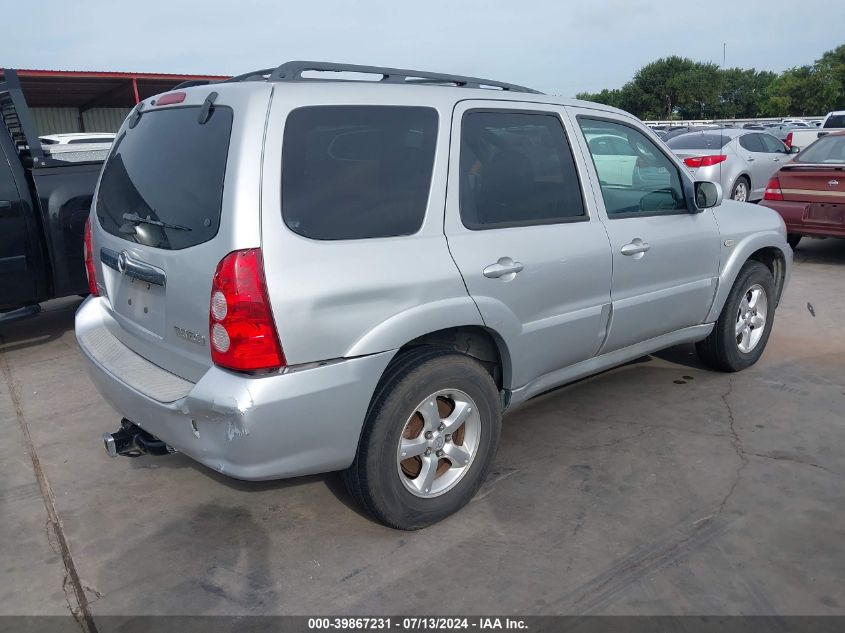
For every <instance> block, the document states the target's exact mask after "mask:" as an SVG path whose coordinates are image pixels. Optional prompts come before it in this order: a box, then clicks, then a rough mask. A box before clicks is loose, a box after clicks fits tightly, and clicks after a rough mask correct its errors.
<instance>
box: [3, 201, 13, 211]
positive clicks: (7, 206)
mask: <svg viewBox="0 0 845 633" xmlns="http://www.w3.org/2000/svg"><path fill="white" fill-rule="evenodd" d="M11 208H12V201H11V200H0V209H11Z"/></svg>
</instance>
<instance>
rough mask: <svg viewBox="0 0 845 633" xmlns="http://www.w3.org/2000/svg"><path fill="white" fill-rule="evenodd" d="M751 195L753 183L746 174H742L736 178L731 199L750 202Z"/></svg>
mask: <svg viewBox="0 0 845 633" xmlns="http://www.w3.org/2000/svg"><path fill="white" fill-rule="evenodd" d="M750 195H751V183H749V181H748V178H746V177H745V176H740V177H739V178H737V179H736V182H735V183H734V186H733V187H731V200H736V201H737V202H748V196H750Z"/></svg>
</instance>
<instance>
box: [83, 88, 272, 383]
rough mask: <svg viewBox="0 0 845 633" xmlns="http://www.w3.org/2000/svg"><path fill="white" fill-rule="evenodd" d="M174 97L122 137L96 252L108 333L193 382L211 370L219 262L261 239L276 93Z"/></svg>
mask: <svg viewBox="0 0 845 633" xmlns="http://www.w3.org/2000/svg"><path fill="white" fill-rule="evenodd" d="M215 93H216V94H215ZM170 94H171V95H172V94H178V95H179V96H176V97H169V98H168V99H166V100H165V101H173V102H174V104H173V105H166V106H161V105H159V106H156V105H155V98H154V99H151V100H148V101H146V102H144V103H143V104H142V107H141V114H140V116H136V115H135V113H134V112H133V114H130V116H129V118H128V119H127V122H126V123H124V125H123V127H122V128H121V131H120V132H119V134H118V136H117V138H116V139H115V143H114V146H113V147H112V150H111V152H110V154H109V158H108V160H107V161H106V164H105V166H104V169H103V173H102V176H101V177H100V183H99V185H98V190H97V194H96V199H95V202H94V210H95V215H96V219H97V222H96V223H95V230H94V231H93V234H94V259H95V260H96V261H97V264H98V267H97V277H98V282H99V284H100V286H101V287H103V289H104V293H103V294H104V295H105V303H106V306H107V308H106V309H107V312H108V315H107V318H106V323H107V326H108V327H109V329H110V331H111V332H112V334H114V335H115V336H116V337H117V338H118V339H120V340H121V341H122V342H123V343H124V344H125V345H127V346H128V347H129V348H131V349H132V350H134V351H135V352H137V353H138V354H140V355H141V356H143V357H144V358H146V359H148V360H150V361H151V362H153V363H155V364H156V365H158V366H160V367H162V368H164V369H166V370H168V371H170V372H172V373H174V374H176V375H179V376H181V377H183V378H186V379H188V380H191V381H196V380H198V379H199V378H200V377H201V376H202V375H203V374H204V373H205V371H206V370H207V369H208V368H209V367H210V366H211V355H210V349H209V345H208V322H209V296H210V290H211V283H212V278H213V276H214V273H215V270H216V267H217V264H218V263H219V262H220V260H221V259H222V258H223V257H225V255H226V254H227V253H229V252H231V251H232V250H236V249H239V248H250V247H255V246H259V245H260V234H259V232H258V225H259V221H258V220H259V218H258V204H257V195H258V189H259V183H260V155H261V147H262V144H263V137H262V133H261V130H263V125H264V120H265V118H266V111H267V107H268V105H269V95H270V89H269V87H267V86H265V85H262V84H257V83H253V84H250V85H247V86H245V85H243V84H235V85H231V86H226V85H224V86H204V87H199V88H192V89H188V90H185V91H183V92H179V93H170ZM209 95H213V96H211V97H209ZM159 100H161V97H159ZM209 101H211V102H212V103H211V105H209ZM247 127H249V129H250V130H252V133H251V135H247V134H245V129H246V128H247ZM243 157H248V158H246V159H245V160H244V159H243ZM236 190H237V192H241V195H240V196H238V197H236V196H235V193H236ZM250 191H251V193H252V195H250V194H249V192H250ZM245 192H246V193H245ZM241 198H245V200H243V201H242V200H241ZM236 217H237V223H236V222H235V218H236ZM236 228H237V230H235V229H236ZM108 317H110V318H108Z"/></svg>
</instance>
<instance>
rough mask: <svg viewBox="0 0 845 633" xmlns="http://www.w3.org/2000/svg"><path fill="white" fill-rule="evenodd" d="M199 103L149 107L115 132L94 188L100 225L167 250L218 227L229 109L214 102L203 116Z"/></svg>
mask: <svg viewBox="0 0 845 633" xmlns="http://www.w3.org/2000/svg"><path fill="white" fill-rule="evenodd" d="M199 110H200V108H199V107H186V108H168V109H162V110H152V111H149V112H145V113H144V114H142V115H141V118H140V119H139V120H138V123H137V125H136V126H135V127H134V128H131V129H127V130H126V131H125V132H124V133H123V134H121V135H120V136H119V137H118V138H117V140H116V141H115V144H114V145H113V146H112V150H111V153H110V155H109V158H108V160H107V162H106V165H105V168H104V169H103V175H102V176H101V178H100V188H99V193H98V195H97V207H96V210H97V217H98V218H99V220H100V224H101V225H102V227H103V229H105V230H106V231H107V232H109V233H111V234H112V235H116V236H118V237H122V238H124V239H127V240H130V241H133V242H137V243H139V244H144V245H146V246H155V247H157V248H163V249H167V250H178V249H182V248H188V247H189V246H195V245H197V244H202V243H203V242H207V241H208V240H210V239H211V238H213V237H214V236H215V235H217V229H218V228H219V226H220V213H221V208H222V202H223V177H224V175H225V173H226V159H227V156H228V153H229V137H230V136H231V132H232V109H231V108H226V107H222V106H217V107H215V108H214V109H213V110H212V114H211V117H210V118H209V119H208V121H207V122H206V123H204V124H200V123H199V121H198V115H199Z"/></svg>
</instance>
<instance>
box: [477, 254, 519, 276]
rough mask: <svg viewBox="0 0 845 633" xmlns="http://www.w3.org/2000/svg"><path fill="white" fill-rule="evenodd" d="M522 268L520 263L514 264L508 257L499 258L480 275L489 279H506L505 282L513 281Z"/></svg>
mask: <svg viewBox="0 0 845 633" xmlns="http://www.w3.org/2000/svg"><path fill="white" fill-rule="evenodd" d="M523 268H524V266H523V265H522V262H515V261H513V260H512V259H511V258H510V257H500V258H499V261H497V262H496V263H495V264H490V265H489V266H487V268H485V269H484V270H483V271H482V273H483V274H484V276H485V277H489V278H490V279H499V278H501V277H507V279H505V281H510V280H511V279H513V278H514V277H515V276H516V274H517V273H519V272H522V269H523Z"/></svg>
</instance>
